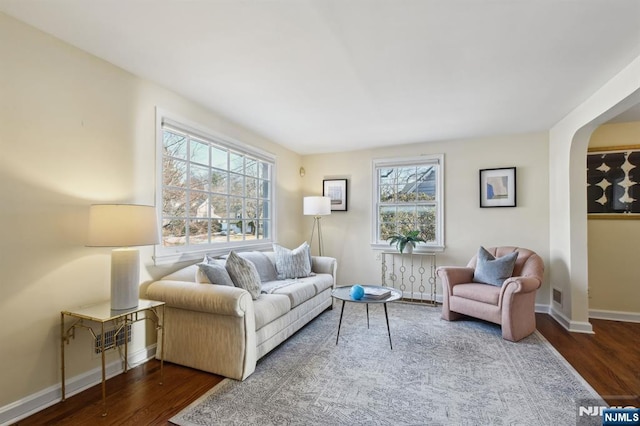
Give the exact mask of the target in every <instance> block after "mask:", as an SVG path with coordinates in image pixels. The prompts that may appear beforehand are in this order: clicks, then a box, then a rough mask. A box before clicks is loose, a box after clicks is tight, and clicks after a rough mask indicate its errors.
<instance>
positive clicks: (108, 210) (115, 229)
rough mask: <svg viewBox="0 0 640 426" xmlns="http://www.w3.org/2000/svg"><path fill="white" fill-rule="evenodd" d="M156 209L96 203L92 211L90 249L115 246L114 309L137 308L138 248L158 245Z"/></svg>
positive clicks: (112, 257) (112, 306) (90, 217)
mask: <svg viewBox="0 0 640 426" xmlns="http://www.w3.org/2000/svg"><path fill="white" fill-rule="evenodd" d="M157 224H158V221H157V218H156V209H155V207H153V206H140V205H132V204H95V205H92V206H91V207H90V209H89V243H88V244H87V246H89V247H115V248H114V250H113V251H112V252H111V309H112V310H117V311H120V310H124V309H132V308H135V307H137V306H138V299H139V298H140V296H139V293H140V288H139V287H140V252H139V251H138V249H137V248H135V246H146V245H153V244H158V242H159V235H158V226H157Z"/></svg>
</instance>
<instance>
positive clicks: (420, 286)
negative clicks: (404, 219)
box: [381, 251, 437, 306]
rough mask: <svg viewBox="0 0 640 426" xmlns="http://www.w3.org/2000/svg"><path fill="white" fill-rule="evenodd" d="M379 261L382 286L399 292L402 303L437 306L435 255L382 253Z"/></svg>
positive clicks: (427, 253) (423, 253)
mask: <svg viewBox="0 0 640 426" xmlns="http://www.w3.org/2000/svg"><path fill="white" fill-rule="evenodd" d="M381 260H382V268H381V269H382V277H381V281H382V285H383V286H388V287H393V288H396V289H398V290H400V291H401V292H402V299H403V300H404V301H410V302H416V303H426V304H431V305H433V306H435V305H437V302H436V268H437V267H436V254H435V253H430V252H417V253H416V252H413V253H400V252H397V251H392V252H389V251H384V252H382V253H381Z"/></svg>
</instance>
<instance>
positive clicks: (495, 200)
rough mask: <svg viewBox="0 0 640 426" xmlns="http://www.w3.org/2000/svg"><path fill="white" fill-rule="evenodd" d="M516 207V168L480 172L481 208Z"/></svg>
mask: <svg viewBox="0 0 640 426" xmlns="http://www.w3.org/2000/svg"><path fill="white" fill-rule="evenodd" d="M515 206H516V168H515V167H507V168H501V169H482V170H480V207H515Z"/></svg>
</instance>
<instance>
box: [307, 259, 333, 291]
mask: <svg viewBox="0 0 640 426" xmlns="http://www.w3.org/2000/svg"><path fill="white" fill-rule="evenodd" d="M337 269H338V261H337V260H336V259H335V258H333V257H327V256H311V271H312V272H315V273H316V274H330V275H331V276H333V284H334V286H335V283H336V271H337Z"/></svg>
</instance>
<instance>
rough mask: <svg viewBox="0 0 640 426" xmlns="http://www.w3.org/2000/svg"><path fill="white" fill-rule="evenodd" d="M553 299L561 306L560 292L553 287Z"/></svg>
mask: <svg viewBox="0 0 640 426" xmlns="http://www.w3.org/2000/svg"><path fill="white" fill-rule="evenodd" d="M553 301H554V302H556V303H557V304H558V305H560V306H562V292H561V291H560V290H558V289H557V288H554V289H553Z"/></svg>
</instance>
